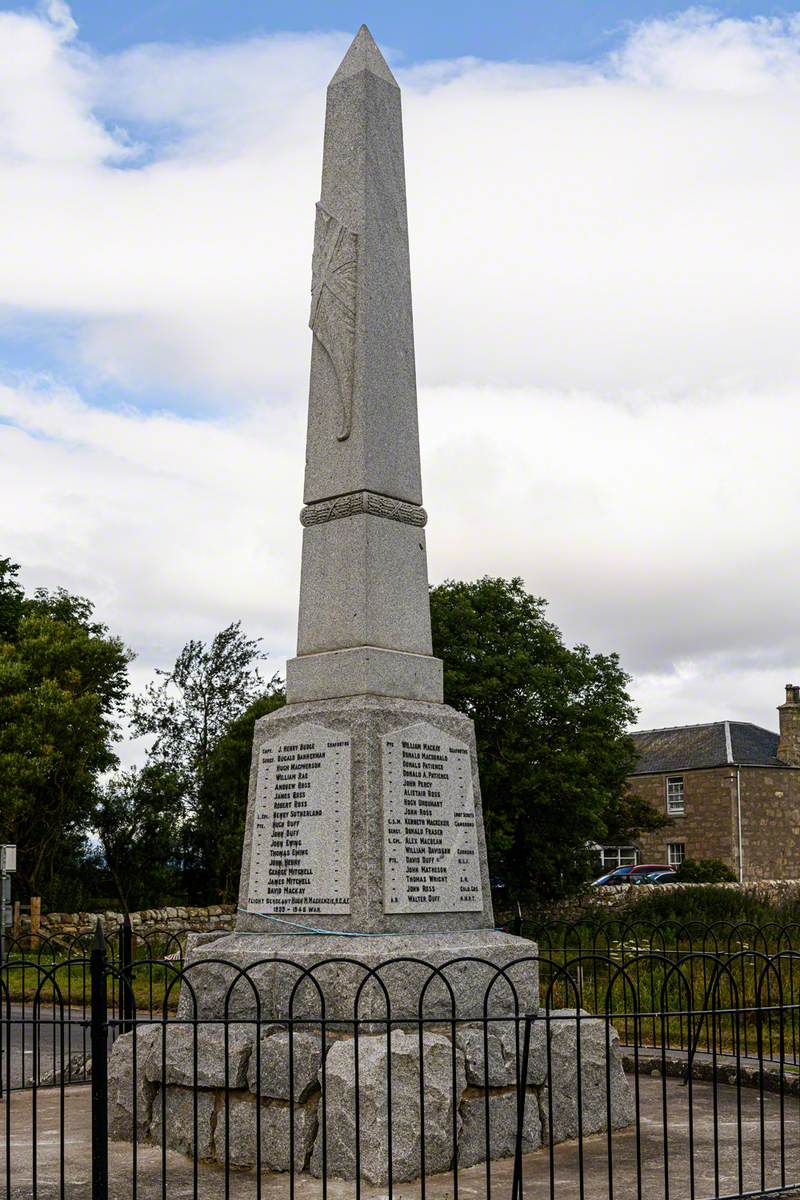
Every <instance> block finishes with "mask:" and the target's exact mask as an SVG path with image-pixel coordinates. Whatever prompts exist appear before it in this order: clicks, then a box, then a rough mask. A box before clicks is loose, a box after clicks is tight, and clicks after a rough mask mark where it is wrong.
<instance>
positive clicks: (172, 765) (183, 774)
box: [131, 621, 277, 811]
mask: <svg viewBox="0 0 800 1200" xmlns="http://www.w3.org/2000/svg"><path fill="white" fill-rule="evenodd" d="M259 642H260V639H255V640H254V639H252V638H248V637H246V636H245V634H244V633H243V631H242V628H241V622H240V621H235V622H234V623H233V624H232V625H228V626H227V628H226V629H223V630H221V632H220V633H218V634H217V635H216V636H215V637H214V639H213V640H212V642H211V643H210V645H206V643H205V642H201V641H194V640H193V641H190V642H187V643H186V645H185V646H184V648H183V649H182V650H181V652H180V654H179V655H178V658H177V659H176V661H175V665H174V667H173V668H172V670H171V671H158V672H157V674H158V675H159V676H160V677H161V681H160V682H159V683H151V684H150V685H149V686H148V687H147V688H146V690H145V692H144V694H143V695H142V696H137V697H135V698H134V701H133V707H132V720H131V730H132V732H133V734H134V735H138V736H143V735H149V736H151V737H152V738H153V743H152V745H151V747H150V751H149V755H148V757H149V761H150V762H152V763H158V764H160V765H161V766H162V767H164V768H166V769H167V770H169V771H172V772H173V774H175V775H176V776H177V777H178V778H179V779H180V780H181V783H182V786H183V789H184V796H185V799H186V804H187V807H188V809H189V810H190V811H192V810H194V809H195V808H196V806H197V803H198V798H199V795H200V791H201V789H202V787H203V784H204V780H205V776H206V771H207V769H208V764H209V760H210V756H211V753H212V751H213V749H214V747H215V746H216V744H217V742H218V741H219V739H220V737H221V736H222V734H223V733H224V732H225V730H226V729H227V728H228V726H229V725H230V723H231V721H233V720H235V719H236V717H238V716H239V715H240V714H241V713H242V712H243V711H244V709H246V708H247V707H248V705H250V704H252V703H253V701H254V700H255V699H257V697H258V696H259V694H260V693H262V692H263V691H264V689H265V684H264V681H263V679H262V678H261V674H260V672H259V667H258V664H259V661H260V660H262V659H264V658H266V655H265V654H264V653H263V651H262V650H261V649H260V646H259ZM276 683H277V676H275V677H273V679H272V680H271V682H270V684H268V685H266V686H267V687H272V686H274V685H275V684H276Z"/></svg>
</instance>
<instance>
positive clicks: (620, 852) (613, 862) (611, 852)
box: [600, 846, 639, 874]
mask: <svg viewBox="0 0 800 1200" xmlns="http://www.w3.org/2000/svg"><path fill="white" fill-rule="evenodd" d="M638 861H639V851H638V850H637V849H636V847H635V846H601V847H600V868H601V870H602V872H603V873H604V874H605V873H606V872H607V871H616V869H617V867H628V866H631V867H635V866H636V864H637V863H638Z"/></svg>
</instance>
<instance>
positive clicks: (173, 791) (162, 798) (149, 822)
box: [92, 765, 183, 912]
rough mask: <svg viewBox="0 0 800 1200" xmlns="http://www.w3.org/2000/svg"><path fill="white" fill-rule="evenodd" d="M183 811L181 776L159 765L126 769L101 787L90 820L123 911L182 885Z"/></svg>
mask: <svg viewBox="0 0 800 1200" xmlns="http://www.w3.org/2000/svg"><path fill="white" fill-rule="evenodd" d="M182 812H183V793H182V788H181V784H180V781H179V780H178V778H177V777H176V776H175V775H174V774H172V772H170V771H166V770H164V769H163V768H162V767H159V766H150V765H148V766H145V767H144V768H142V769H141V770H135V769H134V770H130V771H123V772H121V773H120V774H119V775H117V776H115V777H114V778H113V779H111V780H110V781H109V782H108V783H106V784H105V786H104V787H102V788H101V789H100V793H99V797H98V800H97V803H96V804H95V807H94V812H93V814H92V824H93V826H94V829H95V831H96V833H97V837H98V839H99V841H100V847H101V850H102V860H103V864H104V866H105V868H106V870H107V872H108V875H109V877H110V880H111V884H112V886H113V888H114V891H115V893H116V895H117V897H118V898H119V902H120V904H121V905H122V908H123V910H124V911H125V912H133V911H136V910H137V909H138V908H140V907H148V906H150V905H156V904H159V903H164V902H165V901H167V900H168V899H171V898H174V896H175V894H176V893H177V892H178V891H179V890H180V887H181V879H180V867H179V832H180V824H181V816H182Z"/></svg>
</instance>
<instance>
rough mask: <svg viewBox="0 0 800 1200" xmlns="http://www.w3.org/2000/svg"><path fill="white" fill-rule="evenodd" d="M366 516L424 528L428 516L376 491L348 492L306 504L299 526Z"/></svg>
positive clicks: (417, 508)
mask: <svg viewBox="0 0 800 1200" xmlns="http://www.w3.org/2000/svg"><path fill="white" fill-rule="evenodd" d="M359 513H368V514H369V515H370V516H372V517H386V518H387V519H388V520H389V521H400V522H401V523H402V524H403V525H419V526H422V525H425V524H426V522H427V520H428V514H427V513H426V512H425V509H424V508H420V506H419V505H418V504H405V503H404V502H403V501H402V500H392V499H390V498H389V496H379V495H378V493H377V492H350V494H349V495H347V496H337V497H336V499H335V500H322V501H320V502H319V503H318V504H309V505H308V507H307V508H304V509H303V511H302V512H301V513H300V524H301V525H324V524H325V522H326V521H338V520H339V519H340V518H341V517H355V516H358V514H359Z"/></svg>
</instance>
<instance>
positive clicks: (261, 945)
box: [179, 929, 539, 1022]
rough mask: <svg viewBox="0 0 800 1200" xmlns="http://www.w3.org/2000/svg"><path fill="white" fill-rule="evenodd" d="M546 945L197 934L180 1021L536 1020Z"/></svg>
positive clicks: (479, 934) (496, 936)
mask: <svg viewBox="0 0 800 1200" xmlns="http://www.w3.org/2000/svg"><path fill="white" fill-rule="evenodd" d="M537 955H538V947H537V946H536V943H535V942H530V941H527V940H526V939H525V938H520V937H514V936H513V935H512V934H508V933H501V932H499V931H497V930H494V929H472V930H462V931H461V932H458V933H428V934H423V933H413V934H391V933H386V934H379V935H377V936H374V937H341V936H331V935H327V934H326V935H294V936H293V935H286V934H273V935H270V934H252V935H249V934H246V933H231V934H227V935H224V936H222V937H214V936H213V935H207V934H194V935H190V936H189V944H188V948H187V955H186V966H185V968H184V978H185V982H184V984H183V986H182V988H181V998H180V1007H179V1015H180V1016H182V1017H185V1018H189V1017H191V1016H193V1015H195V1014H196V1015H197V1016H198V1017H203V1018H209V1017H215V1018H224V1017H228V1018H236V1019H245V1020H253V1019H257V1018H258V1019H260V1020H261V1021H285V1020H288V1019H290V1018H292V1019H294V1020H318V1019H320V1017H321V1016H322V1012H323V1005H322V1000H323V998H324V1014H325V1019H326V1020H327V1021H347V1022H352V1021H353V1020H359V1021H375V1020H381V1019H386V1018H390V1019H391V1020H392V1021H401V1020H409V1019H411V1020H414V1019H416V1018H418V1017H419V1016H423V1017H424V1018H425V1019H426V1021H427V1020H449V1019H451V1018H453V1017H457V1018H458V1019H459V1020H479V1019H481V1018H482V1016H483V1013H484V1001H485V1000H487V995H488V1003H487V1004H486V1011H488V1013H489V1014H490V1015H492V1016H498V1015H499V1016H502V1015H505V1014H510V1013H513V1012H515V1011H517V1012H535V1011H536V1010H537V1009H538V1007H539V971H538V958H537Z"/></svg>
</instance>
